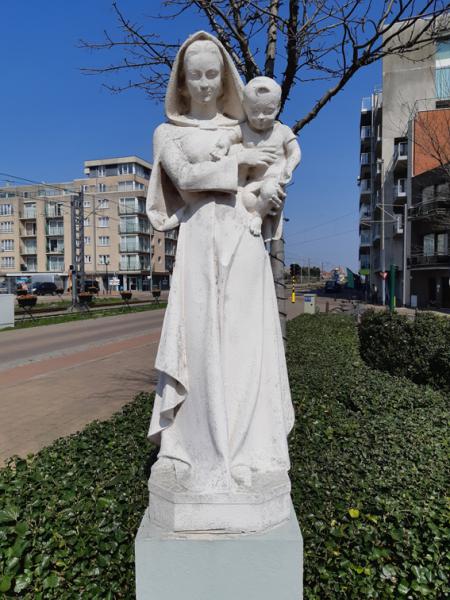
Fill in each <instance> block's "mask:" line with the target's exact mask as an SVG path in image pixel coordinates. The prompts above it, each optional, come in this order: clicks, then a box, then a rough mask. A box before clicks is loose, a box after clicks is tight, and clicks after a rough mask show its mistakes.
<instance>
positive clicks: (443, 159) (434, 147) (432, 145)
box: [413, 109, 450, 176]
mask: <svg viewBox="0 0 450 600" xmlns="http://www.w3.org/2000/svg"><path fill="white" fill-rule="evenodd" d="M449 162H450V109H439V110H428V111H423V112H419V113H418V115H417V117H416V118H415V120H414V162H413V176H415V175H420V174H421V173H424V172H425V171H429V170H430V169H435V168H436V167H439V166H442V165H443V164H447V163H449Z"/></svg>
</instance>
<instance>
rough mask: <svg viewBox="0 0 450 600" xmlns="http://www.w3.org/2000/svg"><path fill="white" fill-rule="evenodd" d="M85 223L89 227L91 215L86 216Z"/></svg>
mask: <svg viewBox="0 0 450 600" xmlns="http://www.w3.org/2000/svg"><path fill="white" fill-rule="evenodd" d="M83 223H84V226H85V227H89V225H90V221H89V217H85V218H84V221H83Z"/></svg>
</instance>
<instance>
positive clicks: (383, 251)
mask: <svg viewBox="0 0 450 600" xmlns="http://www.w3.org/2000/svg"><path fill="white" fill-rule="evenodd" d="M384 186H385V181H384V160H383V159H381V251H380V259H381V271H382V273H383V277H382V278H381V304H382V305H383V306H385V304H386V279H385V277H386V275H385V273H386V249H385V239H384Z"/></svg>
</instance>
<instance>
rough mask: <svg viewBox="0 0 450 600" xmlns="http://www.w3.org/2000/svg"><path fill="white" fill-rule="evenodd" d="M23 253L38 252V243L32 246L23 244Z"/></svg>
mask: <svg viewBox="0 0 450 600" xmlns="http://www.w3.org/2000/svg"><path fill="white" fill-rule="evenodd" d="M22 254H25V255H26V254H37V246H36V245H30V246H22Z"/></svg>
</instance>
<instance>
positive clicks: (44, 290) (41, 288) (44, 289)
mask: <svg viewBox="0 0 450 600" xmlns="http://www.w3.org/2000/svg"><path fill="white" fill-rule="evenodd" d="M57 289H58V288H57V287H56V284H55V283H53V282H52V281H38V282H37V283H35V284H34V286H33V289H32V290H31V291H32V292H33V294H36V296H54V295H55V294H56V290H57Z"/></svg>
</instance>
